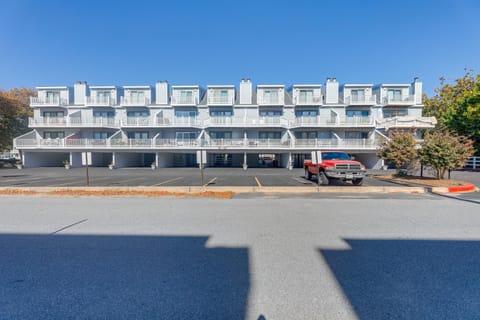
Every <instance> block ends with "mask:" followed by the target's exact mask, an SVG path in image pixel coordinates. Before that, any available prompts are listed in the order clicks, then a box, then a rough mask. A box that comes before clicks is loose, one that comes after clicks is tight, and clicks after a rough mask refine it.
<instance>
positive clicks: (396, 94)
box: [387, 89, 402, 101]
mask: <svg viewBox="0 0 480 320" xmlns="http://www.w3.org/2000/svg"><path fill="white" fill-rule="evenodd" d="M387 97H388V100H393V101H401V100H402V90H400V89H388V91H387Z"/></svg>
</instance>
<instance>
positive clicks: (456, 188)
mask: <svg viewBox="0 0 480 320" xmlns="http://www.w3.org/2000/svg"><path fill="white" fill-rule="evenodd" d="M476 190H477V188H476V187H475V185H474V184H472V183H469V184H466V185H463V186H452V187H432V192H435V193H462V192H472V191H476Z"/></svg>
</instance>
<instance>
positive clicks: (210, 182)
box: [203, 177, 218, 187]
mask: <svg viewBox="0 0 480 320" xmlns="http://www.w3.org/2000/svg"><path fill="white" fill-rule="evenodd" d="M217 178H218V177H215V178H213V179H211V180H210V181H208V182H207V183H205V184H204V185H203V186H204V187H207V186H208V185H209V184H212V183H213V182H214V181H215V180H217Z"/></svg>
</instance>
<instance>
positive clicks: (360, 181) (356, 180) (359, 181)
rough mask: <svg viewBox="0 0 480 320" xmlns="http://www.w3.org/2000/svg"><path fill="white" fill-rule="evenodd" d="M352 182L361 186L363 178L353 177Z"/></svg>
mask: <svg viewBox="0 0 480 320" xmlns="http://www.w3.org/2000/svg"><path fill="white" fill-rule="evenodd" d="M352 183H353V185H354V186H361V185H362V183H363V178H360V179H353V180H352Z"/></svg>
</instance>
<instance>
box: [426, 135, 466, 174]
mask: <svg viewBox="0 0 480 320" xmlns="http://www.w3.org/2000/svg"><path fill="white" fill-rule="evenodd" d="M473 153H474V148H473V141H472V140H470V139H468V138H467V137H465V136H460V135H457V134H454V133H451V132H449V131H435V132H431V133H427V134H426V135H425V137H424V140H423V142H422V145H421V149H420V150H419V151H418V155H419V158H420V162H421V163H422V164H423V165H427V166H431V167H432V168H433V169H434V170H435V176H436V178H437V179H443V178H444V176H445V172H446V171H447V170H452V169H456V168H459V167H461V166H463V164H464V163H465V160H467V159H468V158H469V157H471V156H472V154H473Z"/></svg>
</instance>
